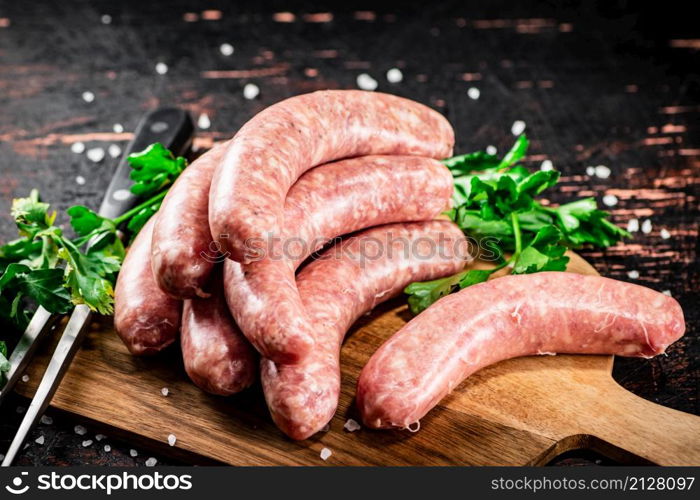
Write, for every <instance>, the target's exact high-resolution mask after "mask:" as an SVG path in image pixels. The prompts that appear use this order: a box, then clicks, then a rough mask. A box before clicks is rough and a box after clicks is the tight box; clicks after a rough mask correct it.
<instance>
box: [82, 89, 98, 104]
mask: <svg viewBox="0 0 700 500" xmlns="http://www.w3.org/2000/svg"><path fill="white" fill-rule="evenodd" d="M94 100H95V94H93V93H92V92H90V91H89V90H86V91H85V92H83V101H85V102H92V101H94Z"/></svg>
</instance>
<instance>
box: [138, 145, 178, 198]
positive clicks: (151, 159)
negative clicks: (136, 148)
mask: <svg viewBox="0 0 700 500" xmlns="http://www.w3.org/2000/svg"><path fill="white" fill-rule="evenodd" d="M129 164H130V165H131V168H132V170H131V179H132V180H133V181H134V184H133V186H131V192H132V193H134V194H135V195H138V196H143V197H147V196H153V195H155V194H157V193H159V192H160V191H162V190H163V189H165V188H166V187H168V186H170V185H171V184H172V183H173V182H175V179H176V178H177V177H178V176H179V175H180V174H181V173H182V171H183V170H184V169H185V167H186V166H187V160H185V159H184V158H182V157H179V156H178V157H177V158H176V157H175V155H173V154H172V153H171V152H170V151H169V150H168V149H166V148H165V146H163V145H162V144H160V143H158V142H156V143H155V144H151V145H150V146H148V147H147V148H146V149H144V150H143V151H141V152H140V153H133V154H131V155H129Z"/></svg>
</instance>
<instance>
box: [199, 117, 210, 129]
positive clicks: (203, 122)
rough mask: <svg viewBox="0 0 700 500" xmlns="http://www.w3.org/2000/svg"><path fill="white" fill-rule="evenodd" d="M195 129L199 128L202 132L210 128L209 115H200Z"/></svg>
mask: <svg viewBox="0 0 700 500" xmlns="http://www.w3.org/2000/svg"><path fill="white" fill-rule="evenodd" d="M197 127H199V128H201V129H202V130H205V129H208V128H209V127H211V120H209V115H207V114H206V113H202V114H201V115H199V118H198V119H197Z"/></svg>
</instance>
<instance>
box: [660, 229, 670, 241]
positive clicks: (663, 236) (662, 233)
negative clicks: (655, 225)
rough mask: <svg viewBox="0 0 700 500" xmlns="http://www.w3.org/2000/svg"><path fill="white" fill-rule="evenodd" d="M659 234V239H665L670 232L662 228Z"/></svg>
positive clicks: (668, 236)
mask: <svg viewBox="0 0 700 500" xmlns="http://www.w3.org/2000/svg"><path fill="white" fill-rule="evenodd" d="M659 236H661V239H664V240H667V239H669V238H670V237H671V233H669V232H668V229H666V228H663V229H662V230H661V231H659Z"/></svg>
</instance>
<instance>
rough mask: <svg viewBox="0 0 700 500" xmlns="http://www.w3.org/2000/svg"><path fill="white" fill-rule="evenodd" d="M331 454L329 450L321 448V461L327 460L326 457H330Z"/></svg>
mask: <svg viewBox="0 0 700 500" xmlns="http://www.w3.org/2000/svg"><path fill="white" fill-rule="evenodd" d="M332 454H333V452H332V451H331V450H329V449H328V448H323V449H322V450H321V460H328V457H330V456H331V455H332Z"/></svg>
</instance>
